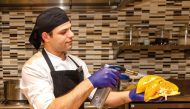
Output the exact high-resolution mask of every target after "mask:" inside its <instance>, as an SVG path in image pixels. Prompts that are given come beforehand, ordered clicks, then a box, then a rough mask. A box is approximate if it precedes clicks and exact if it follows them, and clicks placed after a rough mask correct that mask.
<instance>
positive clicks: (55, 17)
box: [29, 8, 69, 50]
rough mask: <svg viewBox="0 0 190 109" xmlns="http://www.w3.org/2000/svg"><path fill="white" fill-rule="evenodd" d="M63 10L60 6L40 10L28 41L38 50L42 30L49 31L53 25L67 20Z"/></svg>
mask: <svg viewBox="0 0 190 109" xmlns="http://www.w3.org/2000/svg"><path fill="white" fill-rule="evenodd" d="M68 21H69V18H68V16H67V15H66V13H65V11H64V10H62V9H60V8H50V9H47V10H45V11H44V12H42V13H41V14H40V15H39V16H38V17H37V19H36V23H35V26H34V28H33V30H32V33H31V35H30V38H29V42H30V43H31V44H32V45H33V46H34V47H35V48H36V49H37V50H38V49H39V48H40V45H41V40H42V38H41V34H42V32H47V33H48V32H51V31H52V30H53V29H54V28H55V27H57V26H59V25H61V24H63V23H65V22H68Z"/></svg>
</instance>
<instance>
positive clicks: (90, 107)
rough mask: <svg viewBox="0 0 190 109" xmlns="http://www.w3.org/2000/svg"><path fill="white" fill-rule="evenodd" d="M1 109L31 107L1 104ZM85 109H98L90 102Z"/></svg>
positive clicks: (27, 105)
mask: <svg viewBox="0 0 190 109" xmlns="http://www.w3.org/2000/svg"><path fill="white" fill-rule="evenodd" d="M0 109H30V105H29V104H20V105H13V104H12V105H11V104H0ZM85 109H96V108H95V107H94V106H92V105H90V102H85ZM109 109H119V108H109Z"/></svg>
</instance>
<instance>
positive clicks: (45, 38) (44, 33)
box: [42, 32, 50, 42]
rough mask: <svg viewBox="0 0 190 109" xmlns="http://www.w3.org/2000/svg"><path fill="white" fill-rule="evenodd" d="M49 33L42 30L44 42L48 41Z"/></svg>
mask: <svg viewBox="0 0 190 109" xmlns="http://www.w3.org/2000/svg"><path fill="white" fill-rule="evenodd" d="M49 37H50V36H49V34H48V33H47V32H43V33H42V40H43V41H44V42H47V41H49Z"/></svg>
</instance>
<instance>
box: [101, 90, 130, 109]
mask: <svg viewBox="0 0 190 109" xmlns="http://www.w3.org/2000/svg"><path fill="white" fill-rule="evenodd" d="M130 101H131V99H130V98H129V91H123V92H111V93H110V94H109V96H108V98H107V100H106V102H105V106H106V107H115V106H119V105H122V104H125V103H129V102H130Z"/></svg>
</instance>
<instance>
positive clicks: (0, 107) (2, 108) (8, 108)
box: [0, 104, 30, 109]
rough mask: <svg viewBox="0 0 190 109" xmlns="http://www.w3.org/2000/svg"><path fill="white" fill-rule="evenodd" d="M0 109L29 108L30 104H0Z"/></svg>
mask: <svg viewBox="0 0 190 109" xmlns="http://www.w3.org/2000/svg"><path fill="white" fill-rule="evenodd" d="M0 109H30V106H29V105H28V104H22V105H11V104H0Z"/></svg>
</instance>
